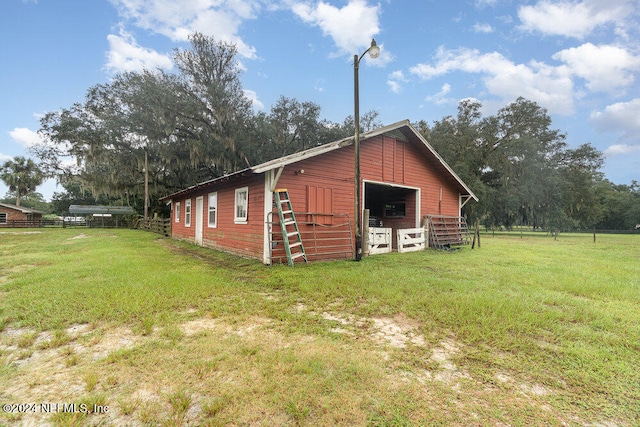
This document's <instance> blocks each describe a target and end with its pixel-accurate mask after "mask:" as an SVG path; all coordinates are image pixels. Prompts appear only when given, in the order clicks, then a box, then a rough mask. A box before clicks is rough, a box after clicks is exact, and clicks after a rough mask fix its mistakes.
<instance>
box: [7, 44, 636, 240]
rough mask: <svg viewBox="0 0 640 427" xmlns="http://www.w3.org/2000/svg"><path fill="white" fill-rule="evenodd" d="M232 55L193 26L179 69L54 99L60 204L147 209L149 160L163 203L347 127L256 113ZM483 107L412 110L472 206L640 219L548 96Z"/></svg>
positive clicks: (632, 189) (514, 214)
mask: <svg viewBox="0 0 640 427" xmlns="http://www.w3.org/2000/svg"><path fill="white" fill-rule="evenodd" d="M237 56H238V53H237V50H236V47H235V45H233V44H230V43H226V42H221V41H216V40H215V39H213V38H211V37H207V36H204V35H202V34H199V33H195V34H193V35H192V36H191V37H190V47H189V48H187V49H182V50H181V49H175V50H174V55H173V59H174V64H175V67H176V71H175V72H166V71H162V70H144V71H142V72H127V73H122V74H118V75H116V76H115V77H114V78H113V79H112V80H111V81H110V82H109V83H105V84H98V85H95V86H93V87H91V88H89V89H88V90H87V94H86V97H85V99H84V101H83V102H78V103H75V104H73V105H72V106H70V107H68V108H63V109H60V110H59V111H53V112H49V113H47V114H46V115H45V116H44V117H43V118H42V119H41V129H40V131H39V133H40V135H41V136H42V138H43V141H44V143H43V144H40V145H38V146H36V147H34V148H32V151H33V153H34V154H35V156H36V157H37V158H38V159H39V162H40V163H39V165H38V166H39V168H38V169H39V170H41V171H42V172H43V173H44V174H45V175H46V176H52V177H56V178H57V179H58V181H59V182H60V183H61V184H62V186H63V187H64V188H65V191H64V192H62V193H55V194H54V197H53V200H52V207H53V209H54V210H55V211H56V212H59V213H62V212H64V211H66V209H68V206H69V204H72V203H77V204H94V203H100V204H125V205H130V206H133V207H134V209H136V210H137V211H138V212H141V211H142V206H143V204H144V200H143V199H144V175H145V173H147V174H148V176H149V201H150V210H151V212H155V213H160V214H166V213H167V212H166V210H167V207H166V206H163V205H161V204H159V202H158V199H159V198H160V197H162V196H164V195H166V194H170V193H172V192H174V191H177V190H180V189H183V188H185V187H188V186H190V185H193V184H195V183H197V182H202V181H205V180H209V179H211V178H214V177H218V176H222V175H224V174H227V173H231V172H234V171H237V170H241V169H244V168H246V167H249V166H251V165H256V164H259V163H262V162H265V161H268V160H271V159H273V158H277V157H281V156H285V155H287V154H291V153H294V152H297V151H300V150H304V149H307V148H311V147H314V146H317V145H320V144H323V143H326V142H330V141H335V140H338V139H341V138H344V137H348V136H351V135H353V133H354V130H355V129H354V120H353V117H352V116H350V117H347V118H346V119H345V120H344V121H343V122H342V123H333V122H330V121H328V120H324V119H321V109H320V107H319V106H318V105H317V104H315V103H313V102H300V101H298V100H296V99H292V98H287V97H284V96H281V97H280V99H279V100H278V101H277V102H276V103H275V104H274V105H273V106H272V107H271V109H270V111H269V112H268V113H266V112H258V113H255V112H254V111H253V110H252V105H251V101H250V100H249V99H248V98H247V97H246V96H245V93H244V90H243V88H242V84H241V79H240V77H241V73H242V71H241V67H240V66H239V63H238V58H237ZM481 107H482V106H481V105H480V103H478V102H475V101H469V100H466V101H463V102H461V103H460V105H459V107H458V115H457V117H445V118H443V119H441V120H439V121H435V122H434V123H433V124H431V125H430V124H428V123H427V122H426V121H420V122H418V123H416V124H415V126H416V128H417V129H418V130H419V131H420V132H421V133H422V134H423V135H424V136H425V137H426V139H427V140H428V141H429V142H430V144H431V145H433V147H434V148H435V149H436V150H437V151H438V153H440V155H441V156H442V157H443V158H444V159H445V160H446V161H447V163H449V164H450V165H451V167H452V168H453V169H454V170H455V171H456V172H457V174H458V175H459V176H460V177H461V178H462V179H463V180H464V181H465V182H466V183H467V185H468V186H469V187H470V188H471V189H472V190H473V191H474V193H475V194H476V195H478V197H479V199H480V202H479V203H473V202H470V203H468V204H467V205H466V206H465V208H464V209H465V211H464V214H465V215H466V216H468V218H469V219H470V220H472V221H474V220H475V219H478V220H479V221H481V222H482V223H483V224H484V225H486V226H488V227H498V226H504V227H507V228H510V227H513V226H514V225H520V224H523V225H530V226H534V227H539V228H543V229H553V228H556V229H570V228H590V227H594V226H597V227H599V228H616V229H626V228H632V227H633V226H634V225H635V224H636V223H639V222H640V211H639V209H640V203H638V202H639V201H640V188H639V185H638V184H637V183H636V182H634V183H632V184H631V185H630V186H624V185H622V186H621V185H615V184H612V183H610V182H609V181H607V180H606V179H604V177H603V176H602V173H601V172H600V167H601V166H602V163H603V155H602V153H600V152H599V151H597V150H596V149H595V148H594V147H593V146H591V145H589V144H584V145H582V146H580V147H578V148H573V149H572V148H569V147H568V146H567V144H566V142H565V138H566V137H565V135H564V134H562V133H561V132H560V131H558V130H554V129H552V128H551V119H550V118H549V116H548V115H547V113H546V111H545V110H544V109H543V108H541V107H540V106H538V105H537V104H536V103H534V102H531V101H528V100H525V99H518V100H516V101H515V102H514V103H512V104H510V105H508V106H506V107H504V108H503V109H501V110H500V111H498V113H497V114H495V115H493V116H489V117H482V114H481ZM360 126H361V131H363V132H364V131H367V130H371V129H374V128H376V127H379V126H381V123H380V122H379V120H378V114H377V112H375V111H371V112H368V113H366V114H364V115H363V117H362V118H361V120H360ZM9 169H10V168H8V167H3V171H7V170H9ZM40 178H41V177H40ZM3 179H4V175H3ZM40 182H41V181H40ZM12 191H13V190H12ZM27 193H28V191H27ZM20 194H21V195H22V196H26V193H24V192H23V193H20ZM27 199H28V197H27Z"/></svg>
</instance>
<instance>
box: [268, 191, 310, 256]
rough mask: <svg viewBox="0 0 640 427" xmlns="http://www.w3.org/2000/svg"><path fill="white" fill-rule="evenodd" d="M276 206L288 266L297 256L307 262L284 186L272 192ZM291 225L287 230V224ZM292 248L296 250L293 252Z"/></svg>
mask: <svg viewBox="0 0 640 427" xmlns="http://www.w3.org/2000/svg"><path fill="white" fill-rule="evenodd" d="M273 197H274V199H275V203H276V207H277V208H278V216H279V217H280V228H281V229H282V240H283V242H284V250H285V252H286V254H287V261H288V262H289V266H291V267H293V261H294V260H295V259H297V258H302V259H304V262H306V263H308V262H309V261H308V260H307V254H306V253H305V251H304V245H303V244H302V237H301V236H300V230H299V229H298V223H297V221H296V216H295V215H294V213H293V208H292V207H291V200H290V199H289V192H288V191H287V189H286V188H278V189H276V190H275V191H274V192H273ZM290 225H291V226H293V228H292V229H291V230H289V229H288V228H287V227H288V226H290ZM292 237H294V238H295V239H294V241H293V242H289V239H290V238H292ZM292 250H294V251H296V252H295V253H293V252H292Z"/></svg>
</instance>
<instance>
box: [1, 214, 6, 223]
mask: <svg viewBox="0 0 640 427" xmlns="http://www.w3.org/2000/svg"><path fill="white" fill-rule="evenodd" d="M6 223H7V213H6V212H0V224H6Z"/></svg>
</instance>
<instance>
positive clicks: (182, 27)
mask: <svg viewBox="0 0 640 427" xmlns="http://www.w3.org/2000/svg"><path fill="white" fill-rule="evenodd" d="M111 2H112V3H113V4H114V5H115V6H116V7H117V8H118V10H119V13H120V15H121V16H122V17H123V18H125V19H127V20H130V21H132V22H133V24H134V25H136V26H137V27H139V28H142V29H145V30H150V31H153V32H156V33H159V34H162V35H164V36H167V37H169V38H170V39H171V40H174V41H186V40H188V37H189V34H192V33H194V32H196V31H198V32H200V33H202V34H205V35H208V36H213V37H215V38H216V39H218V40H224V41H228V42H232V43H235V45H236V47H237V48H238V53H240V55H242V56H244V57H246V58H255V57H256V53H255V48H254V47H252V46H249V45H247V44H246V43H245V42H244V41H243V40H242V39H241V38H240V36H239V35H238V32H239V29H240V26H241V25H242V24H243V23H244V22H245V21H246V20H250V19H255V18H256V14H257V11H258V10H259V8H260V2H259V1H258V0H181V1H167V0H145V1H141V0H111Z"/></svg>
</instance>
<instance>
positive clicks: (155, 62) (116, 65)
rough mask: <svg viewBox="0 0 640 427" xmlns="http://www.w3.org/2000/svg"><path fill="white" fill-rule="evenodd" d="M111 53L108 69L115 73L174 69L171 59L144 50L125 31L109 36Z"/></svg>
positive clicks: (109, 54)
mask: <svg viewBox="0 0 640 427" xmlns="http://www.w3.org/2000/svg"><path fill="white" fill-rule="evenodd" d="M107 40H108V41H109V52H108V53H107V64H106V68H107V69H109V70H111V71H113V72H116V73H118V72H123V71H142V69H145V68H146V69H148V70H153V69H156V68H163V69H166V70H170V69H171V68H172V67H173V62H172V60H171V58H170V57H169V56H167V55H163V54H160V53H158V52H156V51H155V50H152V49H147V48H144V47H142V46H140V45H138V44H137V43H136V41H135V40H134V39H133V37H132V36H131V35H130V34H128V33H126V32H125V31H124V30H121V31H120V35H115V34H109V35H108V36H107Z"/></svg>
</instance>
